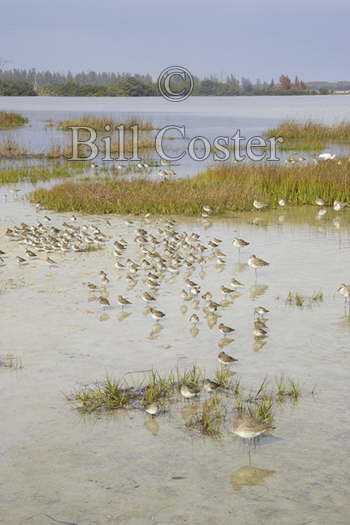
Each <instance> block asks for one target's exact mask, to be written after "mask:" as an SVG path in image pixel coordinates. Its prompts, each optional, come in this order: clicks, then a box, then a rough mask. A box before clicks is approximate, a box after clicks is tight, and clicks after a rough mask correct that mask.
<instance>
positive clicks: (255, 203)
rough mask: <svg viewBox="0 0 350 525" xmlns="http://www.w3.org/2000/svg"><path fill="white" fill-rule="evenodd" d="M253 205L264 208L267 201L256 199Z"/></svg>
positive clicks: (260, 208) (259, 208)
mask: <svg viewBox="0 0 350 525" xmlns="http://www.w3.org/2000/svg"><path fill="white" fill-rule="evenodd" d="M253 206H254V208H256V209H257V210H262V209H263V208H266V206H267V204H266V203H265V202H261V201H257V200H254V202H253Z"/></svg>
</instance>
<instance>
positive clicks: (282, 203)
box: [278, 199, 287, 208]
mask: <svg viewBox="0 0 350 525" xmlns="http://www.w3.org/2000/svg"><path fill="white" fill-rule="evenodd" d="M278 204H279V205H280V206H281V208H284V206H286V204H287V201H286V200H285V199H279V201H278Z"/></svg>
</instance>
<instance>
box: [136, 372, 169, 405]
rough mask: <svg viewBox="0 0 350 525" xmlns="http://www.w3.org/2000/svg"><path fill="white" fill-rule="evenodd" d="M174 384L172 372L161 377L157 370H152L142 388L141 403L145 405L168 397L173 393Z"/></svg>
mask: <svg viewBox="0 0 350 525" xmlns="http://www.w3.org/2000/svg"><path fill="white" fill-rule="evenodd" d="M175 384H176V381H175V376H174V374H173V373H172V372H171V373H169V375H168V376H165V377H162V376H161V375H160V374H159V372H157V371H154V370H152V372H151V374H150V376H149V377H148V378H147V379H146V385H145V387H144V389H143V395H142V404H143V405H147V404H149V403H153V402H155V401H160V400H162V399H166V398H168V397H169V396H170V395H171V394H173V392H174V388H175Z"/></svg>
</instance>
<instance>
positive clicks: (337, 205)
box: [333, 201, 348, 211]
mask: <svg viewBox="0 0 350 525" xmlns="http://www.w3.org/2000/svg"><path fill="white" fill-rule="evenodd" d="M347 205H348V204H347V203H346V202H341V201H334V203H333V209H334V210H335V211H342V210H343V209H344V208H345V206H347Z"/></svg>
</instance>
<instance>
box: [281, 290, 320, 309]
mask: <svg viewBox="0 0 350 525" xmlns="http://www.w3.org/2000/svg"><path fill="white" fill-rule="evenodd" d="M323 299H324V297H323V293H322V292H321V291H320V292H316V293H314V294H313V295H311V296H310V297H307V296H304V295H302V294H301V293H299V292H291V291H290V292H289V293H288V295H287V299H286V304H287V305H289V306H297V307H299V308H303V307H304V306H308V307H309V308H311V307H312V306H313V305H314V304H316V303H322V302H323Z"/></svg>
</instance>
